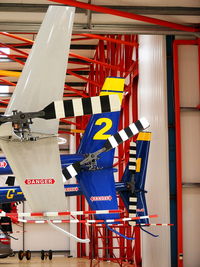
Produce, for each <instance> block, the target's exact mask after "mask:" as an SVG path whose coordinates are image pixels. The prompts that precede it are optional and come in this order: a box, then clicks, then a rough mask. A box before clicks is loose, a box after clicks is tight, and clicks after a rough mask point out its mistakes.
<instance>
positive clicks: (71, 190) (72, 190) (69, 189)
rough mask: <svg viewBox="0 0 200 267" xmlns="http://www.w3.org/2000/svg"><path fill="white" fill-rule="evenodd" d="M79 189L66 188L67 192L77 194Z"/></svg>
mask: <svg viewBox="0 0 200 267" xmlns="http://www.w3.org/2000/svg"><path fill="white" fill-rule="evenodd" d="M78 190H79V189H78V187H69V188H65V191H66V192H76V191H78Z"/></svg>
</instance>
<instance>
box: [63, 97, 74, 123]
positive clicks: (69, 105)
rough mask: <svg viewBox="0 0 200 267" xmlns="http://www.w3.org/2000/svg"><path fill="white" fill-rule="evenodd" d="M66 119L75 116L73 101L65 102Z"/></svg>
mask: <svg viewBox="0 0 200 267" xmlns="http://www.w3.org/2000/svg"><path fill="white" fill-rule="evenodd" d="M63 103H64V110H65V118H67V117H73V116H74V106H73V102H72V100H71V99H70V100H64V101H63Z"/></svg>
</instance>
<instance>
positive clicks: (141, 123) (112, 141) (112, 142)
mask: <svg viewBox="0 0 200 267" xmlns="http://www.w3.org/2000/svg"><path fill="white" fill-rule="evenodd" d="M149 126H150V125H149V123H148V121H147V120H146V119H145V118H141V119H140V120H138V121H136V122H135V123H132V124H130V125H129V126H128V127H126V128H125V129H123V130H121V131H119V132H118V133H116V134H115V135H112V136H110V137H109V138H108V139H107V141H106V143H105V145H104V147H102V148H101V149H99V150H97V151H96V152H94V153H91V154H89V155H88V157H86V158H85V159H83V160H82V161H79V162H76V163H74V164H72V165H69V166H68V167H66V168H64V169H63V175H64V176H65V178H66V179H67V180H69V179H70V178H72V177H74V176H76V175H77V174H78V173H79V172H80V170H81V165H84V164H85V163H89V162H91V161H92V160H94V159H97V156H98V155H100V154H101V153H102V152H107V151H109V150H111V149H113V148H115V147H117V146H118V145H119V144H121V143H122V142H124V141H126V140H128V139H129V138H131V137H133V136H134V135H136V134H138V133H139V132H140V131H143V130H145V129H146V128H147V127H149ZM135 166H136V163H135Z"/></svg>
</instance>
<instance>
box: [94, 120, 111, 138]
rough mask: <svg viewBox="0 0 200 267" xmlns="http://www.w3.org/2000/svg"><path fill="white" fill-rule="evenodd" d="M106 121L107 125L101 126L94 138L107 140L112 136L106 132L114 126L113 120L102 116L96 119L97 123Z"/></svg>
mask: <svg viewBox="0 0 200 267" xmlns="http://www.w3.org/2000/svg"><path fill="white" fill-rule="evenodd" d="M103 123H105V126H104V127H103V128H101V130H99V131H98V132H97V133H96V134H95V135H94V137H93V140H106V139H108V137H110V134H105V133H106V132H108V131H109V130H110V128H111V127H112V120H111V119H108V118H100V119H98V120H97V121H96V123H95V125H102V124H103Z"/></svg>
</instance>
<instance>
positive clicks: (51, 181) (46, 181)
mask: <svg viewBox="0 0 200 267" xmlns="http://www.w3.org/2000/svg"><path fill="white" fill-rule="evenodd" d="M55 182H56V181H55V180H54V179H52V178H44V179H26V180H25V181H24V183H25V184H27V185H34V184H55Z"/></svg>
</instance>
